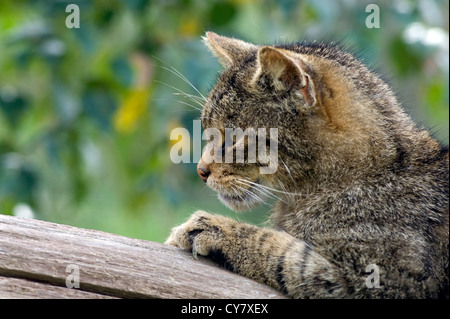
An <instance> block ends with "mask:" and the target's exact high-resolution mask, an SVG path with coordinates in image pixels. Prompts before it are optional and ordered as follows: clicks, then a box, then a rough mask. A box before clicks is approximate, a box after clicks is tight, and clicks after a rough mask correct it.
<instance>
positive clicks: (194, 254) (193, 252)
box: [192, 247, 198, 260]
mask: <svg viewBox="0 0 450 319" xmlns="http://www.w3.org/2000/svg"><path fill="white" fill-rule="evenodd" d="M192 256H193V257H194V259H195V260H198V257H197V251H196V250H195V248H194V247H192Z"/></svg>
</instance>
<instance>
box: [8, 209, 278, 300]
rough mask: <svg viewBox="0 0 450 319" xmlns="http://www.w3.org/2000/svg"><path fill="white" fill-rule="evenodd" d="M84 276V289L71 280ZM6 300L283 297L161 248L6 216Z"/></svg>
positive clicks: (179, 252)
mask: <svg viewBox="0 0 450 319" xmlns="http://www.w3.org/2000/svg"><path fill="white" fill-rule="evenodd" d="M71 265H74V267H76V268H77V269H79V286H80V287H79V288H71V289H70V288H67V287H66V279H67V277H68V276H69V275H73V268H71V267H72V266H71ZM0 297H1V298H110V297H120V298H224V299H228V298H255V299H258V298H284V296H283V295H282V294H280V293H279V292H278V291H276V290H274V289H272V288H270V287H268V286H265V285H262V284H259V283H257V282H254V281H252V280H250V279H247V278H245V277H242V276H239V275H236V274H233V273H231V272H229V271H227V270H224V269H222V268H219V267H218V266H216V265H215V264H213V263H212V262H210V261H209V260H206V259H204V258H199V260H195V259H194V258H193V257H192V255H191V253H189V252H186V251H182V250H180V249H177V248H174V247H171V246H167V245H163V244H160V243H155V242H150V241H145V240H139V239H133V238H128V237H123V236H119V235H115V234H110V233H105V232H101V231H96V230H88V229H82V228H77V227H72V226H67V225H60V224H54V223H49V222H44V221H38V220H33V219H24V218H18V217H12V216H6V215H0Z"/></svg>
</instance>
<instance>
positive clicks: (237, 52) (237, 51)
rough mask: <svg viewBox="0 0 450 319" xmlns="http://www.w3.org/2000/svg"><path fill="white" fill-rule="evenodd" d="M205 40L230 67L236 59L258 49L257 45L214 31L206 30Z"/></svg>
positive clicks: (222, 61)
mask: <svg viewBox="0 0 450 319" xmlns="http://www.w3.org/2000/svg"><path fill="white" fill-rule="evenodd" d="M203 41H204V42H205V44H206V46H207V47H208V48H209V49H210V50H211V52H212V53H213V54H214V55H215V56H216V57H217V58H218V59H219V62H220V63H221V64H222V65H223V66H225V67H230V66H231V65H233V64H234V63H235V61H240V60H242V58H243V57H244V56H246V55H247V54H248V53H249V52H250V51H252V50H254V51H256V50H257V46H256V45H254V44H251V43H247V42H244V41H242V40H238V39H233V38H227V37H223V36H220V35H218V34H215V33H214V32H206V36H205V37H203Z"/></svg>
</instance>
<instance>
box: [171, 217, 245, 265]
mask: <svg viewBox="0 0 450 319" xmlns="http://www.w3.org/2000/svg"><path fill="white" fill-rule="evenodd" d="M235 223H237V222H236V221H234V220H232V219H230V218H227V217H223V216H219V215H212V214H208V213H206V212H204V211H197V212H195V213H194V214H193V215H192V216H191V217H190V218H189V219H188V221H187V222H185V223H184V224H182V225H180V226H178V227H175V228H173V229H172V232H171V234H170V236H169V237H168V238H167V240H166V242H165V244H167V245H172V246H176V247H180V248H183V249H189V250H192V253H193V255H194V258H196V257H197V254H199V255H202V256H208V255H209V254H210V253H211V252H214V251H217V250H222V248H223V246H224V245H227V241H228V240H227V239H228V237H229V236H227V235H226V234H227V233H229V231H230V230H231V229H233V227H232V225H233V224H235Z"/></svg>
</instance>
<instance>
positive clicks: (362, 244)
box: [166, 32, 449, 298]
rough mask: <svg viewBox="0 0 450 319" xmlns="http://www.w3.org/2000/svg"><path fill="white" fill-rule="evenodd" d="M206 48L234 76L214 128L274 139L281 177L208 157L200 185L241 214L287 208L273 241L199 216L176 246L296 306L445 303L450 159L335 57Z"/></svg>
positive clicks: (278, 212)
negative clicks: (314, 301) (269, 206)
mask: <svg viewBox="0 0 450 319" xmlns="http://www.w3.org/2000/svg"><path fill="white" fill-rule="evenodd" d="M205 43H206V45H207V46H208V47H209V49H210V50H211V51H212V53H213V54H214V55H215V56H217V58H218V59H219V61H220V62H221V64H223V65H224V66H225V70H224V71H223V72H222V73H221V75H220V76H219V79H218V81H217V84H216V85H215V87H214V88H213V89H212V91H211V92H210V94H209V97H208V101H207V103H206V105H205V106H204V109H203V112H202V124H203V126H204V128H205V129H206V128H210V127H215V128H217V129H219V130H220V131H221V132H222V134H225V128H238V127H240V128H243V129H246V128H249V127H253V128H267V129H268V128H270V127H272V128H273V127H276V128H278V158H277V159H278V163H279V166H278V169H277V171H276V172H275V173H274V174H260V173H259V170H258V168H259V167H261V166H262V165H265V164H263V163H259V162H257V163H248V162H245V163H224V162H223V161H222V162H220V161H212V162H211V161H210V160H208V161H207V160H206V158H208V157H211V156H212V157H214V156H216V155H215V154H212V153H211V152H208V154H203V157H202V160H201V161H200V162H199V164H198V173H199V175H200V177H201V178H202V179H203V180H204V181H205V182H206V183H207V185H208V186H209V187H211V188H212V189H214V190H215V191H217V192H218V196H219V199H220V200H221V201H222V202H224V203H225V204H226V205H227V206H228V207H230V208H232V209H234V210H245V209H248V208H250V207H252V206H254V205H257V204H258V203H260V202H262V201H264V200H265V199H266V198H267V196H269V195H273V196H276V197H278V198H279V201H278V202H277V203H276V205H275V208H274V212H273V215H272V217H271V222H272V223H273V226H274V228H260V227H256V226H253V225H249V224H245V223H241V222H237V221H235V220H233V219H230V218H226V217H223V216H219V215H213V214H209V213H206V212H202V211H199V212H196V213H195V214H193V215H192V216H191V217H190V218H189V220H188V221H187V222H186V223H184V224H183V225H181V226H179V227H176V228H174V229H173V230H172V233H171V235H170V236H169V238H168V239H167V241H166V243H167V244H170V245H175V246H178V247H181V248H184V249H190V250H192V251H193V252H194V253H195V254H200V255H204V256H207V257H209V258H211V259H213V260H215V261H216V262H218V263H220V264H221V265H223V266H224V267H226V268H228V269H230V270H231V271H234V272H236V273H239V274H241V275H243V276H247V277H249V278H252V279H254V280H257V281H260V282H262V283H265V284H267V285H270V286H272V287H275V288H277V289H279V290H281V291H283V292H284V293H286V294H287V295H288V296H291V297H294V298H448V296H449V279H448V278H449V267H448V262H449V244H448V243H449V206H448V201H449V194H448V187H449V174H448V170H449V161H448V160H449V155H448V149H447V148H446V147H443V146H442V145H440V144H439V143H438V142H437V141H435V140H434V139H433V138H432V137H431V136H430V134H429V133H428V132H427V131H426V130H424V129H421V128H420V127H418V126H417V125H416V124H415V123H414V122H413V121H412V120H411V119H410V118H409V117H408V116H407V115H406V114H405V113H404V112H403V110H402V108H401V106H400V105H399V103H398V102H397V100H396V98H395V95H394V94H393V93H392V91H391V90H390V88H389V87H388V86H387V85H386V84H385V83H384V82H383V81H382V80H381V79H380V78H379V77H378V76H377V75H376V74H374V73H373V72H371V71H369V70H368V69H367V68H366V67H365V66H364V65H363V64H361V63H360V62H359V61H358V60H356V59H355V58H354V57H353V56H352V55H350V54H349V53H346V52H343V51H342V50H340V49H339V48H338V47H337V46H333V45H326V44H322V43H298V44H283V45H275V46H257V45H253V44H249V43H246V42H243V41H241V40H237V39H232V38H227V37H222V36H219V35H217V34H214V33H212V32H208V33H207V34H206V37H205ZM209 143H217V141H213V140H212V141H210V142H209ZM234 143H235V144H233V145H231V146H229V145H228V146H224V147H223V152H226V151H230V150H231V151H233V149H235V148H236V147H237V145H238V144H239V143H243V144H244V146H247V145H246V141H245V139H243V140H236V141H234ZM205 153H206V152H205Z"/></svg>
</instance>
